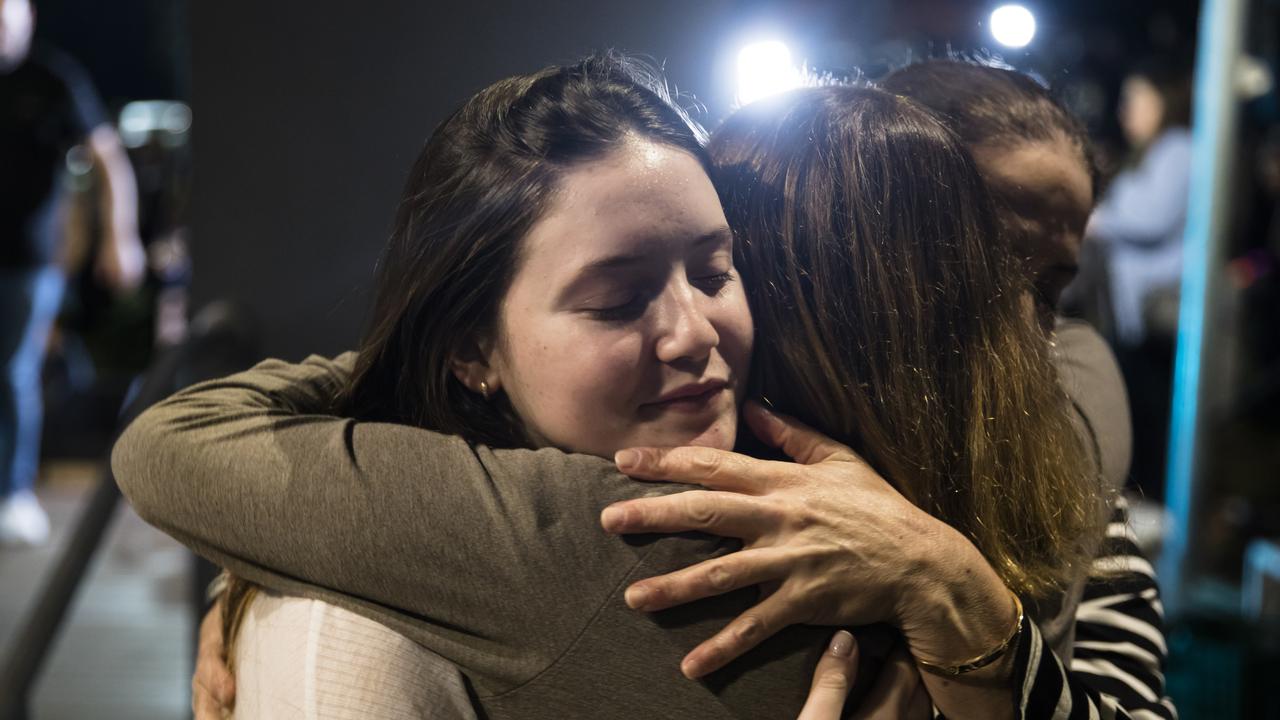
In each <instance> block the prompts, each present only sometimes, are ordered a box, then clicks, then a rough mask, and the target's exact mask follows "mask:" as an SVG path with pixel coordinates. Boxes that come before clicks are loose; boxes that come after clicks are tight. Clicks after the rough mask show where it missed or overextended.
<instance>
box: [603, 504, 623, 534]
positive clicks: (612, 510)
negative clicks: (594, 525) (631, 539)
mask: <svg viewBox="0 0 1280 720" xmlns="http://www.w3.org/2000/svg"><path fill="white" fill-rule="evenodd" d="M624 517H626V513H625V512H624V511H623V510H622V508H620V507H614V506H613V505H610V506H609V507H607V508H605V509H604V511H603V512H601V513H600V524H601V525H602V526H604V529H605V532H614V528H616V527H618V526H619V525H621V524H622V520H623V518H624Z"/></svg>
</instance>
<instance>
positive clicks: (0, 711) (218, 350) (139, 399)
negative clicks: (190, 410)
mask: <svg viewBox="0 0 1280 720" xmlns="http://www.w3.org/2000/svg"><path fill="white" fill-rule="evenodd" d="M254 357H256V343H255V342H254V341H253V333H252V332H251V331H250V330H249V329H248V325H247V324H246V323H245V322H244V321H243V320H242V319H241V318H240V317H239V316H238V313H237V312H235V311H234V310H233V309H232V308H231V307H230V306H229V305H227V304H225V303H215V304H212V305H210V306H209V307H208V308H205V309H204V310H203V311H202V312H201V313H200V314H199V315H198V316H197V317H196V318H195V320H193V321H192V323H191V332H190V336H189V338H188V340H187V341H186V342H185V343H183V344H182V345H181V346H179V347H177V348H173V349H170V350H167V351H164V352H162V353H161V354H160V355H159V356H158V357H157V358H156V360H155V361H154V362H153V363H152V365H151V367H150V368H149V369H148V370H147V372H146V374H145V375H144V376H143V379H142V382H141V383H140V385H139V386H138V388H137V390H136V391H134V392H133V393H132V397H131V398H130V399H129V400H127V401H126V403H125V409H124V411H123V412H121V414H120V422H119V423H118V427H117V432H116V436H118V435H119V433H120V432H121V431H123V430H124V428H125V427H126V426H128V424H129V423H130V422H132V421H133V419H134V418H135V417H137V416H138V415H139V414H141V412H142V411H143V410H145V409H147V408H148V407H151V405H153V404H155V403H156V402H158V401H160V400H162V399H164V398H165V397H167V396H169V395H170V394H172V393H173V392H175V391H176V390H178V389H179V388H181V387H184V386H186V385H189V384H191V383H193V382H196V381H199V380H202V379H205V378H209V377H214V376H217V375H223V374H227V373H229V372H233V371H235V370H237V369H240V368H244V367H245V366H247V365H248V364H249V363H250V362H252V360H253V358H254ZM119 500H120V489H119V488H118V487H117V486H116V481H115V477H114V476H113V475H112V474H111V463H110V460H109V458H108V459H106V460H104V461H103V463H102V465H101V469H100V470H99V473H98V482H97V486H96V488H95V489H94V491H93V494H92V496H91V497H90V498H89V500H88V502H87V504H86V505H85V507H84V509H83V510H82V511H81V512H80V515H79V517H78V518H77V519H76V522H75V525H74V526H73V527H72V529H71V536H70V539H69V540H68V541H67V543H66V546H65V547H64V549H63V550H62V553H61V555H60V556H59V557H58V558H57V560H56V563H55V565H54V568H53V570H52V571H51V573H50V574H49V576H48V579H47V580H46V581H45V583H44V586H43V587H41V588H40V592H39V593H38V594H37V595H36V599H35V601H34V602H33V604H32V606H31V610H30V614H29V616H28V617H27V618H26V620H25V622H23V623H20V624H19V625H18V632H17V636H16V638H15V639H14V641H13V643H12V644H11V645H10V646H9V648H8V652H7V653H6V654H5V655H4V656H3V663H2V664H0V720H26V719H27V717H28V714H29V712H28V711H29V704H30V699H31V691H32V689H33V688H34V686H35V682H36V680H37V679H39V676H40V671H41V669H42V668H43V666H44V663H45V660H46V659H47V658H48V655H49V650H50V649H51V648H52V646H53V643H54V640H56V639H57V635H58V631H59V630H60V629H61V628H62V624H63V622H64V621H65V620H66V616H67V610H68V609H69V608H70V606H71V603H72V601H73V600H74V599H75V595H76V591H77V590H78V589H79V588H80V584H81V583H82V582H83V581H84V577H85V571H86V570H87V569H88V568H89V564H90V563H91V562H92V560H93V556H94V553H95V552H97V550H98V548H99V546H100V545H101V543H102V537H103V535H104V534H105V532H106V530H107V526H108V525H109V524H110V522H111V518H112V517H113V516H114V514H115V509H116V505H117V504H118V503H119Z"/></svg>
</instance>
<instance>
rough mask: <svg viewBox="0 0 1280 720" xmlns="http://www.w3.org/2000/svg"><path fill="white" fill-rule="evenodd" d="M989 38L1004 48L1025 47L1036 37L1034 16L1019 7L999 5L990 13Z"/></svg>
mask: <svg viewBox="0 0 1280 720" xmlns="http://www.w3.org/2000/svg"><path fill="white" fill-rule="evenodd" d="M991 36H992V37H994V38H995V39H996V42H998V43H1000V44H1001V45H1004V46H1006V47H1011V48H1020V47H1026V46H1027V45H1028V44H1030V43H1031V39H1032V38H1034V37H1035V36H1036V16H1035V15H1032V14H1031V11H1030V10H1028V9H1026V8H1025V7H1023V6H1021V5H1001V6H1000V7H998V8H996V9H995V10H994V11H993V12H992V13H991Z"/></svg>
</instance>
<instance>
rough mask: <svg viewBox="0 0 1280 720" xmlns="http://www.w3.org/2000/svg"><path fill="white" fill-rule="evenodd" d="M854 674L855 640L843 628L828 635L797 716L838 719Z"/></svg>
mask: <svg viewBox="0 0 1280 720" xmlns="http://www.w3.org/2000/svg"><path fill="white" fill-rule="evenodd" d="M857 675H858V643H857V642H856V641H855V640H854V639H853V635H852V634H851V633H849V632H848V631H847V630H840V631H838V632H837V633H836V634H835V635H833V636H832V637H831V644H830V645H828V646H827V651H826V652H825V653H823V654H822V659H821V660H819V661H818V666H817V667H816V668H815V669H814V671H813V684H812V685H810V686H809V698H808V699H807V700H805V703H804V707H803V708H802V709H801V710H800V716H799V717H798V718H797V720H838V719H839V718H840V716H841V714H842V713H843V712H844V701H845V699H846V698H848V697H849V690H850V689H851V688H852V687H853V683H854V680H856V679H857Z"/></svg>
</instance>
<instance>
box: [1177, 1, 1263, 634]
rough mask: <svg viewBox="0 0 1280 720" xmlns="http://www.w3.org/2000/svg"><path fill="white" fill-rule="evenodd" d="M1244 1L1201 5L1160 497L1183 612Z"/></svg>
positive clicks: (1232, 146) (1220, 274)
mask: <svg viewBox="0 0 1280 720" xmlns="http://www.w3.org/2000/svg"><path fill="white" fill-rule="evenodd" d="M1245 5H1246V3H1245V0H1204V2H1203V4H1202V6H1201V9H1200V30H1199V37H1198V40H1197V43H1198V48H1197V52H1196V70H1195V105H1194V108H1193V115H1192V154H1191V171H1192V172H1191V190H1190V192H1191V197H1190V202H1189V204H1188V206H1187V229H1186V235H1185V236H1184V239H1183V271H1182V300H1181V303H1182V305H1181V308H1180V309H1179V313H1178V344H1177V360H1176V361H1175V364H1174V380H1173V405H1172V415H1171V423H1170V429H1169V463H1168V474H1167V477H1166V480H1165V483H1166V484H1165V499H1166V500H1165V502H1166V505H1167V506H1168V510H1169V514H1170V516H1171V519H1172V521H1173V528H1172V531H1171V532H1170V533H1169V535H1168V536H1167V537H1166V539H1165V544H1164V551H1163V552H1162V554H1161V557H1160V568H1159V572H1160V584H1161V586H1162V588H1163V590H1164V603H1165V611H1166V613H1167V614H1168V615H1175V614H1177V613H1178V612H1180V611H1181V609H1182V606H1183V601H1184V599H1185V592H1186V573H1187V571H1188V568H1187V554H1188V550H1189V547H1190V543H1191V542H1192V540H1193V539H1194V538H1195V535H1196V530H1197V529H1198V523H1197V520H1198V518H1197V513H1196V510H1197V509H1198V503H1199V501H1200V498H1199V491H1198V486H1199V478H1200V476H1201V475H1202V472H1203V468H1204V459H1205V458H1204V452H1205V439H1206V438H1205V435H1206V430H1207V429H1208V426H1207V420H1208V419H1207V418H1206V417H1205V416H1204V413H1203V412H1202V411H1203V409H1204V405H1205V403H1204V400H1205V397H1206V388H1205V383H1204V382H1202V380H1203V379H1204V363H1203V360H1204V354H1205V353H1206V352H1214V350H1215V348H1217V347H1218V346H1217V345H1216V337H1215V336H1216V334H1217V333H1216V328H1215V327H1214V326H1213V324H1212V323H1211V322H1209V321H1208V320H1209V318H1210V317H1211V315H1212V313H1213V312H1214V309H1215V308H1217V307H1219V306H1220V303H1219V298H1221V296H1222V287H1221V286H1222V283H1223V276H1224V268H1225V265H1226V258H1225V247H1226V234H1227V231H1228V221H1229V204H1230V197H1231V192H1230V190H1231V188H1230V184H1231V182H1230V179H1231V164H1232V159H1233V156H1234V153H1235V144H1236V135H1237V124H1238V117H1239V109H1240V100H1239V93H1238V92H1237V90H1236V78H1237V68H1238V67H1239V65H1240V58H1241V43H1242V41H1243V36H1244V20H1245V10H1246V7H1245Z"/></svg>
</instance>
